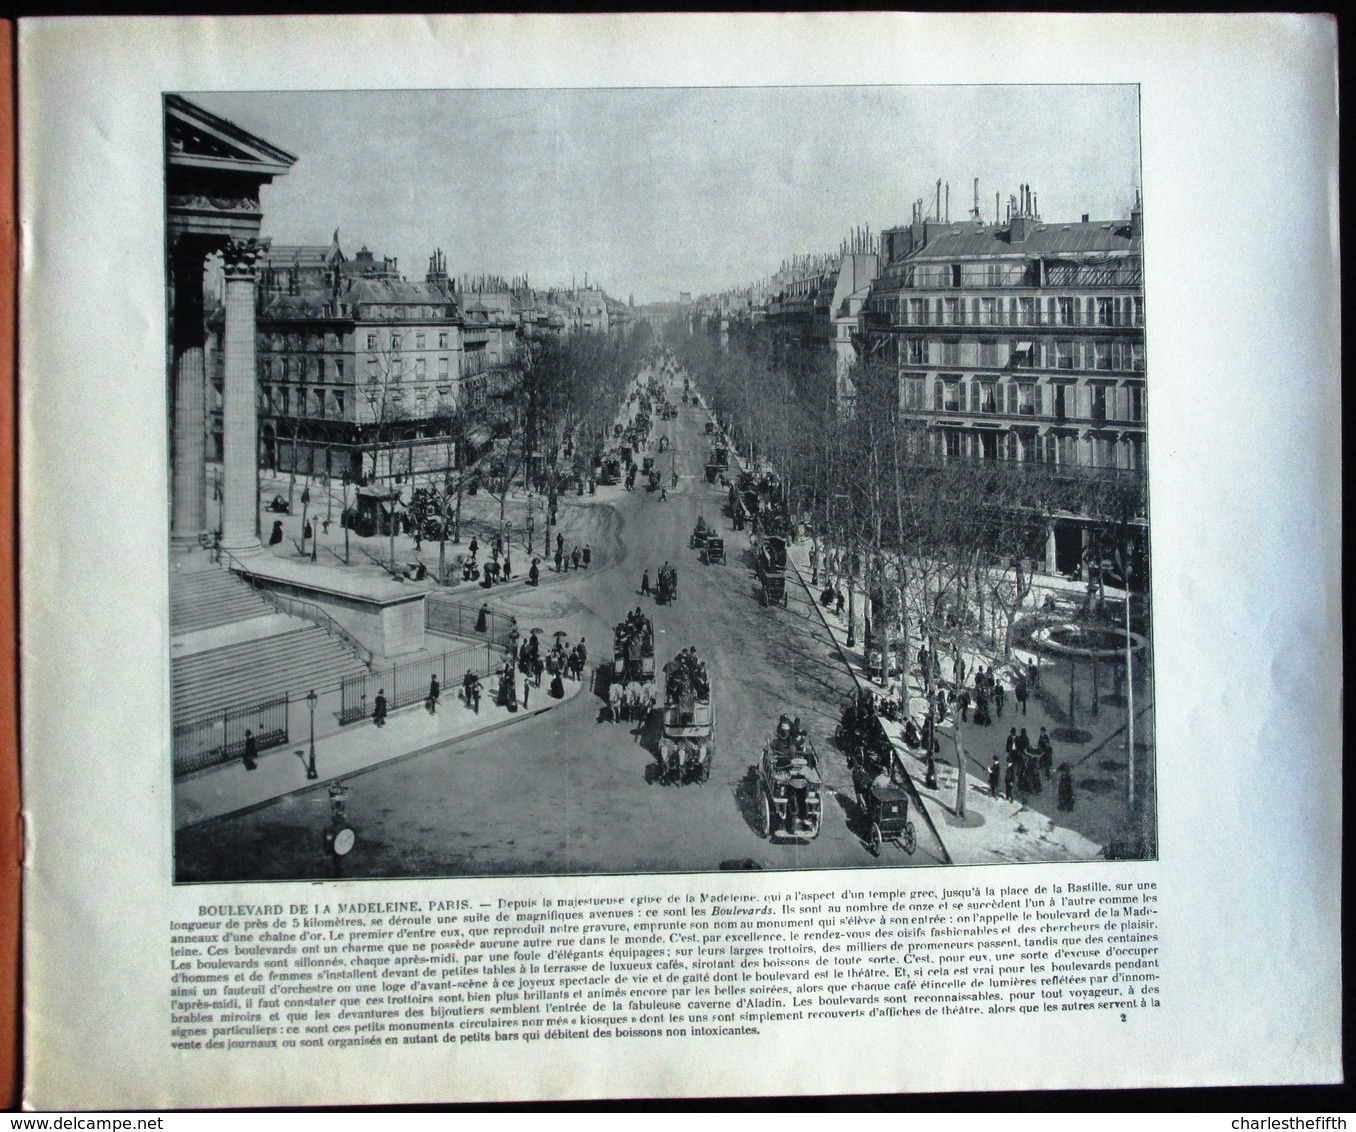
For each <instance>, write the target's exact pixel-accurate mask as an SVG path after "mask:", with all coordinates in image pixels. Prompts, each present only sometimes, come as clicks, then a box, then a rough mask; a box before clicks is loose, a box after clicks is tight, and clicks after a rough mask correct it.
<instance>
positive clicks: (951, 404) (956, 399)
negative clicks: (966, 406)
mask: <svg viewBox="0 0 1356 1132" xmlns="http://www.w3.org/2000/svg"><path fill="white" fill-rule="evenodd" d="M941 385H943V386H944V388H945V390H946V396H945V399H944V401H943V403H942V406H941V407H942V408H943V409H945V410H946V411H947V412H948V413H958V412H960V409H961V383H960V378H959V377H947V378H943V379H942V382H941Z"/></svg>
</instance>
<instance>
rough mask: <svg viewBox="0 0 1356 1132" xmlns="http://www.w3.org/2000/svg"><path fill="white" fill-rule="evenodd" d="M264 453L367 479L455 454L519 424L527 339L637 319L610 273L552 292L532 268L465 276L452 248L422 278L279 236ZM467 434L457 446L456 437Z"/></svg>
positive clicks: (213, 373) (265, 458)
mask: <svg viewBox="0 0 1356 1132" xmlns="http://www.w3.org/2000/svg"><path fill="white" fill-rule="evenodd" d="M258 274H259V285H258V292H257V309H256V367H257V401H258V412H259V460H260V464H261V466H262V467H264V468H266V469H268V470H270V471H280V472H291V471H295V472H298V473H300V474H323V475H328V476H334V477H340V476H342V475H343V474H344V473H348V474H349V475H350V476H352V477H353V478H354V479H357V478H360V477H363V476H366V477H377V478H386V477H394V476H406V475H409V474H411V473H412V472H415V471H429V470H434V469H437V468H445V467H451V466H453V464H454V463H458V462H460V460H461V459H463V458H464V456H465V454H466V453H465V450H470V451H471V452H472V453H474V451H475V450H476V449H479V448H483V447H484V446H485V445H487V444H488V443H489V441H490V440H491V439H492V437H493V436H494V435H496V434H499V435H504V434H506V432H507V430H509V429H510V428H511V427H512V419H511V418H512V412H511V411H510V410H511V407H510V406H507V405H506V403H505V402H504V399H503V398H504V396H505V395H507V394H509V393H510V392H511V391H510V390H509V389H508V388H507V386H508V385H509V384H510V376H509V375H508V373H507V372H506V368H507V363H509V362H510V361H511V359H512V357H513V355H514V352H515V350H516V349H517V345H518V342H519V340H520V339H522V338H525V337H532V336H540V335H543V334H546V335H553V334H563V333H569V332H572V331H594V332H601V333H606V332H608V330H609V328H612V327H614V326H615V327H616V328H618V329H620V328H622V327H624V325H625V324H626V322H627V321H628V319H627V316H626V315H625V314H620V315H619V316H618V317H615V318H614V317H612V314H613V308H620V310H621V311H624V310H625V307H624V306H623V304H620V303H617V302H616V300H613V299H610V298H608V296H606V295H605V294H604V292H603V291H602V290H601V289H600V288H597V287H593V288H587V289H581V290H580V291H578V292H573V291H570V292H555V291H551V292H547V293H546V294H545V295H539V294H537V293H534V292H533V291H531V289H530V288H528V287H527V285H526V282H525V280H522V279H514V280H512V281H511V282H510V281H506V280H503V279H500V278H498V277H493V276H480V277H476V278H470V277H465V276H464V277H462V279H461V280H460V281H456V280H453V279H452V278H451V277H450V276H449V275H448V272H447V263H446V259H445V257H444V256H443V254H442V252H441V251H435V252H434V253H433V254H432V256H430V258H429V264H428V270H427V272H426V274H425V277H424V279H423V280H422V281H420V282H412V281H410V280H407V279H405V278H403V277H402V276H401V274H400V272H399V265H398V263H397V261H396V260H395V259H392V258H385V257H383V258H378V257H376V256H374V255H373V253H372V252H370V251H369V250H368V249H367V248H362V249H361V250H360V251H359V252H358V253H357V254H356V255H355V256H353V258H351V259H350V258H348V257H347V256H345V254H344V252H343V251H342V249H341V248H340V246H339V234H338V232H336V233H335V236H334V239H333V241H332V242H331V244H330V245H329V246H328V247H319V246H316V247H306V246H274V247H270V248H267V249H266V250H265V251H263V252H262V254H261V255H260V257H259V263H258ZM207 322H208V329H209V343H210V344H209V354H210V358H211V361H210V363H209V367H208V369H209V373H208V378H209V382H210V385H211V388H212V396H211V412H210V414H209V430H210V433H209V442H208V458H209V459H214V460H217V459H220V458H221V453H222V450H223V445H222V413H221V406H222V396H221V391H222V388H223V385H222V382H223V377H224V367H223V364H222V362H223V350H222V349H221V339H222V333H223V330H224V319H223V312H222V310H221V308H219V307H218V308H216V309H214V310H210V311H209V313H208V319H207ZM456 444H460V445H462V446H463V449H464V450H463V451H462V452H460V453H459V452H458V451H456V448H455V445H456Z"/></svg>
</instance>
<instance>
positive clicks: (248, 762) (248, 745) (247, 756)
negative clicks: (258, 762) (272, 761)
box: [241, 730, 259, 770]
mask: <svg viewBox="0 0 1356 1132" xmlns="http://www.w3.org/2000/svg"><path fill="white" fill-rule="evenodd" d="M258 757H259V744H258V743H257V742H256V741H255V738H254V732H253V731H248V730H247V731H246V732H245V753H244V754H243V755H242V756H241V761H242V762H243V763H244V764H245V769H246V770H253V769H254V760H255V759H257V758H258Z"/></svg>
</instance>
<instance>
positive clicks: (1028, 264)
mask: <svg viewBox="0 0 1356 1132" xmlns="http://www.w3.org/2000/svg"><path fill="white" fill-rule="evenodd" d="M939 193H940V189H939ZM940 204H941V202H940V197H939V201H938V211H940ZM1142 243H1143V233H1142V213H1141V209H1140V204H1139V201H1138V199H1136V201H1135V203H1134V206H1133V208H1132V209H1131V211H1130V214H1129V216H1128V217H1127V218H1125V219H1120V220H1090V219H1089V218H1088V217H1087V216H1083V217H1082V218H1081V219H1080V220H1078V221H1076V222H1075V221H1070V222H1063V221H1055V222H1049V221H1046V220H1044V219H1043V218H1042V217H1041V216H1040V215H1039V213H1038V212H1037V210H1036V196H1035V194H1034V193H1032V192H1031V191H1030V188H1029V186H1023V187H1022V189H1021V192H1020V193H1019V194H1018V195H1016V196H1013V197H1011V198H1010V200H1009V204H1008V208H1007V215H1006V216H1005V218H1004V220H1003V221H1002V222H1001V223H999V222H998V221H997V218H995V222H994V223H985V222H983V221H982V220H980V219H979V217H978V208H977V207H976V209H975V210H973V211H972V212H971V214H970V217H969V218H968V219H966V220H964V221H957V222H951V221H949V220H941V221H939V220H938V219H936V217H935V215H925V214H924V213H923V209H922V205H921V202H920V203H919V204H918V205H916V206H915V214H914V218H913V220H912V222H911V223H910V224H908V225H905V226H901V227H896V228H890V229H887V230H885V231H884V232H882V233H881V234H880V236H879V238H878V239H877V238H876V237H874V236H872V235H871V234H869V233H867V232H866V231H865V230H863V231H862V232H860V233H857V234H854V237H853V238H852V239H850V240H848V241H845V243H844V245H843V247H842V248H841V249H840V251H839V252H838V253H837V254H836V255H830V256H805V257H800V258H797V259H795V260H791V261H788V262H784V263H783V265H782V267H781V269H780V270H779V271H778V272H777V274H775V275H773V276H771V277H769V278H768V279H766V280H762V281H760V282H759V283H757V284H755V285H753V286H751V287H750V288H747V289H745V290H743V291H738V292H728V293H726V294H723V295H718V296H713V297H703V298H701V299H698V300H697V302H696V303H695V304H693V307H692V308H691V317H692V318H693V321H694V324H695V325H697V326H700V327H703V328H704V329H706V330H707V332H709V333H712V334H715V333H717V331H718V330H719V332H720V333H721V335H722V337H724V335H725V333H726V331H727V330H728V328H729V325H730V322H731V319H732V318H744V317H748V318H749V319H750V320H751V322H752V323H754V324H758V323H760V322H765V323H766V324H767V327H768V329H769V331H770V335H771V337H770V344H771V348H772V351H773V360H774V362H775V363H776V364H779V365H782V366H785V367H790V366H792V365H794V364H796V363H797V362H798V361H803V360H804V359H805V358H807V357H808V358H815V357H818V358H819V359H821V360H825V359H827V358H828V356H829V355H830V353H832V355H833V357H834V359H835V361H836V366H835V370H836V373H837V386H836V388H835V389H834V390H833V391H832V393H831V394H829V391H828V390H825V391H824V392H825V394H826V395H832V396H833V397H834V398H835V399H836V401H837V403H838V406H839V411H840V412H851V411H852V403H853V398H854V395H855V390H854V389H853V388H852V386H851V370H852V365H853V363H854V362H859V361H860V362H863V363H867V364H869V365H873V366H877V367H885V368H886V369H887V370H888V371H889V372H890V373H893V374H895V375H897V380H898V383H899V390H898V394H899V409H900V420H901V421H902V422H903V423H905V424H907V425H910V426H912V428H913V429H914V430H915V437H916V440H917V442H918V444H919V449H918V451H919V455H920V456H922V455H926V456H927V457H928V458H937V459H941V460H944V461H949V460H968V461H993V462H1006V463H1009V464H1012V465H1035V466H1038V467H1040V468H1041V469H1044V470H1047V471H1050V472H1051V473H1053V476H1054V479H1055V480H1056V481H1062V482H1064V483H1065V484H1066V485H1067V486H1068V490H1067V491H1065V492H1063V495H1062V498H1064V499H1066V500H1067V506H1066V507H1064V508H1061V509H1059V510H1058V512H1057V516H1056V517H1055V518H1053V519H1052V520H1051V521H1050V523H1049V524H1048V528H1049V529H1048V533H1049V538H1048V540H1047V549H1046V559H1047V566H1048V568H1049V569H1052V570H1055V569H1058V570H1059V571H1061V572H1065V573H1074V572H1077V571H1078V570H1079V569H1080V568H1081V560H1082V557H1083V555H1084V553H1085V551H1086V550H1087V547H1088V545H1089V530H1090V529H1091V528H1092V527H1095V526H1096V525H1097V521H1096V520H1094V519H1093V518H1092V517H1090V516H1088V515H1085V514H1082V513H1080V507H1081V504H1080V503H1079V502H1078V500H1079V499H1080V498H1086V491H1082V492H1080V490H1079V484H1081V485H1083V487H1084V488H1086V486H1087V485H1088V484H1090V483H1092V482H1093V481H1102V482H1121V483H1125V484H1127V485H1131V486H1138V487H1141V488H1142V486H1143V483H1144V469H1145V418H1146V409H1147V400H1146V399H1147V387H1146V368H1145V351H1144V267H1143V249H1142ZM746 312H747V313H746ZM1054 496H1055V497H1056V498H1060V497H1061V494H1060V492H1058V491H1056V492H1055V493H1054ZM1134 521H1135V523H1136V524H1138V525H1139V526H1140V527H1142V525H1143V515H1142V514H1140V515H1139V516H1137V517H1136V518H1135V520H1134ZM1138 552H1139V553H1140V554H1141V555H1143V554H1144V546H1143V544H1142V540H1141V544H1140V546H1139V551H1138ZM1146 570H1147V561H1145V562H1144V563H1143V569H1142V570H1141V571H1140V572H1139V573H1140V576H1141V578H1142V577H1143V576H1144V572H1145V571H1146Z"/></svg>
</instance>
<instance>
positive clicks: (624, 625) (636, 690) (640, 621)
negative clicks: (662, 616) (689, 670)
mask: <svg viewBox="0 0 1356 1132" xmlns="http://www.w3.org/2000/svg"><path fill="white" fill-rule="evenodd" d="M654 702H655V694H654V625H653V623H652V622H651V621H650V619H649V618H648V617H646V616H644V615H643V614H640V613H631V614H628V615H627V617H626V620H625V621H622V622H621V623H620V624H618V625H617V626H616V627H615V628H614V629H613V631H612V667H611V669H610V670H608V687H607V704H608V710H609V712H610V714H611V716H612V722H613V723H616V722H617V721H618V720H619V719H638V720H641V721H643V720H645V719H647V718H648V717H649V714H650V709H651V708H653V707H654Z"/></svg>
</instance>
